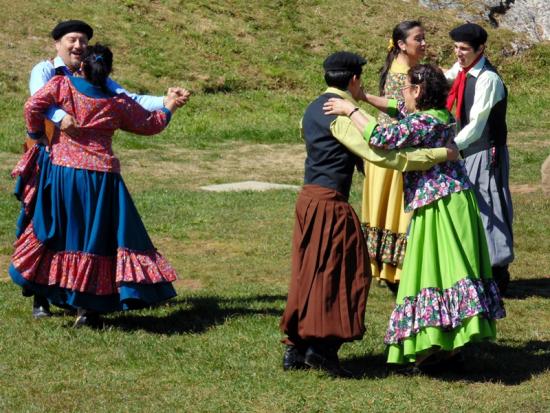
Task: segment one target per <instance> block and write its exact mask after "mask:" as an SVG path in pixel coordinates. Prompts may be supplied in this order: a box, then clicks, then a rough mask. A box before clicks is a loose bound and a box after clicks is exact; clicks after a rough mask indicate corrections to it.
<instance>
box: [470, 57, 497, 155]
mask: <svg viewBox="0 0 550 413" xmlns="http://www.w3.org/2000/svg"><path fill="white" fill-rule="evenodd" d="M485 71H490V72H494V73H496V74H497V75H498V72H497V70H496V69H495V68H494V67H493V65H491V63H489V61H488V60H487V59H486V60H485V65H484V66H483V68H482V69H481V71H480V72H479V75H478V77H474V76H468V78H467V82H466V88H465V89H464V99H463V105H462V113H461V116H460V125H461V128H463V127H464V126H466V125H467V124H468V123H469V122H470V109H471V108H472V105H473V103H474V95H475V87H476V83H477V79H478V78H479V76H481V74H482V73H483V72H485ZM499 77H500V75H499ZM503 84H504V82H503ZM507 103H508V90H507V89H506V85H504V98H503V99H502V100H501V101H499V102H498V103H497V104H496V105H495V106H493V108H492V109H491V113H490V114H489V119H487V124H486V125H485V129H483V132H482V134H481V137H480V138H479V139H478V140H477V141H475V142H474V143H472V144H471V145H470V146H468V147H467V148H466V149H464V151H463V154H464V156H469V155H472V154H474V153H477V152H480V151H482V150H485V149H489V148H491V147H493V146H504V145H506V140H507V137H508V128H507V126H506V107H507Z"/></svg>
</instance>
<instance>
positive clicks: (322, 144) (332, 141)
mask: <svg viewBox="0 0 550 413" xmlns="http://www.w3.org/2000/svg"><path fill="white" fill-rule="evenodd" d="M332 97H336V98H339V97H340V96H338V95H336V94H333V93H325V94H323V95H321V96H319V97H318V98H317V99H315V100H314V101H313V102H311V104H310V105H309V106H308V107H307V109H306V112H305V114H304V117H303V119H302V129H303V131H304V139H305V141H306V150H307V157H306V162H305V175H304V184H306V185H307V184H314V185H320V186H323V187H325V188H331V189H334V190H336V191H338V192H340V193H341V194H342V195H343V196H344V197H346V199H347V198H348V197H349V190H350V187H351V180H352V176H353V172H354V169H355V166H356V165H361V164H362V161H361V159H360V158H359V157H357V156H355V155H354V154H353V153H351V152H350V151H349V150H348V149H347V148H346V147H345V146H344V145H342V144H341V143H340V142H338V140H336V138H335V137H334V136H333V135H332V133H331V131H330V124H331V122H332V121H333V120H335V119H336V115H325V114H324V113H323V104H324V103H325V102H326V101H327V100H329V99H330V98H332Z"/></svg>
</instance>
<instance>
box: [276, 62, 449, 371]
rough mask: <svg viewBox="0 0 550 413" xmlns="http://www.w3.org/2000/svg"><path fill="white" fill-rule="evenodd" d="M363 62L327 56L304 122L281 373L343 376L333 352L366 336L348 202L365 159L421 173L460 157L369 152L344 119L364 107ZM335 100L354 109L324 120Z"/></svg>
mask: <svg viewBox="0 0 550 413" xmlns="http://www.w3.org/2000/svg"><path fill="white" fill-rule="evenodd" d="M365 63H366V61H365V59H364V58H363V57H361V56H359V55H357V54H354V53H350V52H337V53H334V54H332V55H330V56H329V57H327V59H326V60H325V62H324V64H323V67H324V70H325V81H326V83H327V85H328V88H327V89H326V90H325V92H324V93H323V94H321V95H320V96H319V97H317V98H316V99H315V100H314V101H313V102H311V103H310V105H309V106H308V107H307V109H306V111H305V113H304V116H303V118H302V122H301V130H302V137H303V139H304V140H305V144H306V152H307V156H306V161H305V174H304V186H303V188H302V191H301V192H300V193H299V195H298V199H297V201H296V211H295V226H294V235H293V241H292V270H291V280H290V286H289V291H288V299H287V304H286V308H285V311H284V314H283V316H282V319H281V324H280V326H281V330H282V331H283V333H284V334H285V335H286V338H285V339H284V340H283V343H284V344H286V350H285V353H284V356H283V368H284V369H285V370H290V369H297V368H307V367H312V368H317V369H321V370H324V371H326V372H327V373H329V374H330V375H333V376H348V375H349V373H348V372H346V371H345V370H344V369H342V368H341V366H340V362H339V359H338V350H339V348H340V346H341V345H342V344H343V343H344V342H349V341H353V340H359V339H361V338H362V337H363V333H364V331H365V325H364V317H365V305H366V302H367V296H368V292H369V287H370V281H371V274H370V265H369V262H368V255H367V254H368V253H367V249H366V245H365V239H364V236H363V233H362V231H361V224H360V221H359V219H358V218H357V215H356V213H355V211H354V210H353V208H352V207H351V205H350V204H349V203H348V198H349V193H350V187H351V181H352V176H353V173H354V170H355V168H356V167H357V168H358V169H362V167H363V161H364V160H368V161H370V162H373V163H375V164H376V165H379V166H382V167H385V168H392V169H397V170H401V171H404V170H422V169H429V168H430V167H432V166H433V165H434V164H436V163H438V162H444V161H446V160H447V157H448V156H449V157H452V156H457V155H458V152H456V154H455V155H452V154H451V153H449V152H452V151H450V150H447V149H446V148H437V149H412V148H409V149H405V150H401V151H383V150H378V149H373V148H370V146H369V145H368V143H367V142H366V141H365V139H364V138H363V137H362V136H361V134H360V133H359V131H358V129H357V128H355V127H354V126H353V124H352V123H351V120H350V118H349V117H351V116H353V114H354V113H355V112H357V111H360V110H361V109H359V107H357V102H356V100H357V99H360V98H363V97H364V93H363V90H362V87H361V74H362V70H363V65H365ZM333 97H336V98H342V99H347V100H349V101H351V102H352V103H354V106H355V109H354V110H353V111H351V113H349V114H348V116H335V115H325V114H324V111H323V105H324V103H325V102H327V101H328V99H330V98H333ZM363 113H364V112H363ZM365 115H366V114H365ZM367 116H368V115H367Z"/></svg>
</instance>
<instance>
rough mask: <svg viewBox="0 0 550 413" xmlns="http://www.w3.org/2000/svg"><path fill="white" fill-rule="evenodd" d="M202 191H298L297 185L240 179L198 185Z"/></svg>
mask: <svg viewBox="0 0 550 413" xmlns="http://www.w3.org/2000/svg"><path fill="white" fill-rule="evenodd" d="M200 188H201V189H202V190H204V191H212V192H230V191H268V190H270V189H290V190H292V191H298V190H299V189H300V187H299V186H298V185H285V184H273V183H270V182H259V181H242V182H231V183H228V184H219V185H208V186H201V187H200Z"/></svg>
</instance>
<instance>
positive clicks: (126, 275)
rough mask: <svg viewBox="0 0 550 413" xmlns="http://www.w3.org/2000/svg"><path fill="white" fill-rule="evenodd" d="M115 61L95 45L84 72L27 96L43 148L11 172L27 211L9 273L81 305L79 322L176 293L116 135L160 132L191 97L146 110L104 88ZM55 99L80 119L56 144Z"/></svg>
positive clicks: (32, 128) (33, 289) (55, 299)
mask: <svg viewBox="0 0 550 413" xmlns="http://www.w3.org/2000/svg"><path fill="white" fill-rule="evenodd" d="M112 62H113V55H112V53H111V51H110V50H109V49H108V48H107V47H104V46H101V45H99V44H98V45H95V46H90V47H88V49H87V50H86V52H85V56H84V58H83V62H82V66H81V72H82V74H83V77H76V76H71V77H67V76H55V77H54V78H52V80H51V81H50V82H48V84H46V85H45V86H44V87H43V88H42V89H41V90H39V91H38V92H37V93H35V94H34V95H33V96H32V97H30V98H29V100H28V101H27V102H26V104H25V121H26V125H27V131H28V135H29V136H30V137H31V138H33V139H35V140H37V145H35V146H34V147H33V148H32V149H31V150H29V151H28V152H26V153H25V155H24V156H23V158H22V159H21V161H20V162H19V163H18V165H17V166H16V168H15V170H14V171H13V172H12V176H14V177H16V178H17V184H16V191H15V192H16V196H17V197H18V198H19V199H20V200H21V203H22V208H21V214H20V217H19V220H18V224H17V240H16V242H15V251H14V253H13V256H12V260H11V265H10V268H9V273H10V276H11V278H12V280H13V281H14V282H15V283H16V284H18V285H20V286H21V287H22V288H23V290H24V292H25V294H27V295H31V294H37V295H40V296H44V297H46V298H47V299H48V301H49V302H50V303H52V304H55V305H57V306H60V307H63V308H70V309H71V308H72V309H76V310H77V320H76V322H75V326H79V325H82V324H86V323H88V322H90V321H92V320H93V318H95V317H96V316H97V314H100V313H106V312H112V311H119V310H126V309H132V308H140V307H145V306H150V305H152V304H155V303H158V302H160V301H164V300H167V299H169V298H171V297H174V296H175V295H176V292H175V290H174V288H173V286H172V281H174V280H175V279H176V272H175V271H174V269H173V268H172V267H171V266H170V264H169V263H168V262H167V261H166V259H165V258H164V257H163V256H162V255H161V254H159V253H158V252H157V250H156V249H155V247H154V245H153V243H152V242H151V239H150V238H149V236H148V234H147V231H146V230H145V227H144V225H143V222H142V221H141V218H140V216H139V214H138V212H137V210H136V208H135V206H134V203H133V201H132V198H131V197H130V194H129V193H128V190H127V188H126V186H125V185H124V181H123V180H122V177H121V176H120V163H119V160H118V159H117V158H116V156H115V155H114V154H113V151H112V137H113V134H114V132H115V131H116V130H117V129H123V130H126V131H129V132H133V133H137V134H141V135H153V134H156V133H159V132H161V131H162V130H163V129H164V128H165V127H166V126H167V125H168V123H169V121H170V117H171V115H172V113H173V112H175V110H176V109H177V108H178V107H180V106H182V105H183V104H184V103H185V102H186V101H187V99H188V96H189V95H188V92H187V91H184V93H183V94H175V93H172V94H169V95H168V96H167V99H166V105H165V107H164V108H163V109H162V110H160V111H156V112H148V111H147V110H145V109H143V108H142V107H141V106H140V105H139V104H137V103H136V102H134V101H133V100H131V99H130V98H129V97H128V96H126V95H125V94H119V95H113V93H112V92H110V91H109V90H108V89H107V88H106V86H105V82H106V79H107V77H108V76H109V73H110V72H111V69H112ZM50 106H57V107H60V108H62V109H63V110H65V111H66V112H67V113H68V114H70V115H71V116H73V117H74V118H75V119H76V120H77V122H78V124H79V131H78V134H77V135H76V136H74V135H68V134H66V133H64V132H62V131H61V132H60V131H57V132H56V135H55V136H54V138H53V139H52V142H51V146H50V147H48V146H47V140H46V139H45V138H44V112H45V111H46V110H47V109H48V108H49V107H50Z"/></svg>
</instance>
